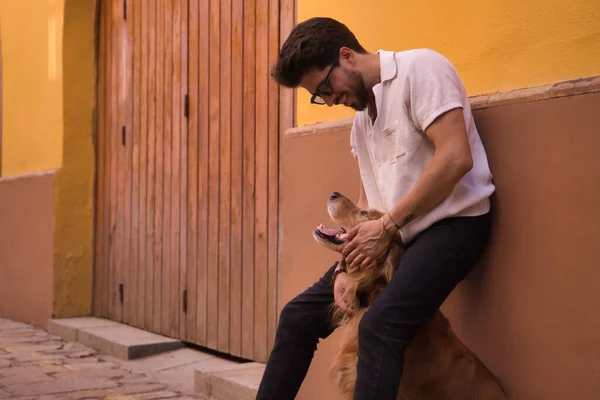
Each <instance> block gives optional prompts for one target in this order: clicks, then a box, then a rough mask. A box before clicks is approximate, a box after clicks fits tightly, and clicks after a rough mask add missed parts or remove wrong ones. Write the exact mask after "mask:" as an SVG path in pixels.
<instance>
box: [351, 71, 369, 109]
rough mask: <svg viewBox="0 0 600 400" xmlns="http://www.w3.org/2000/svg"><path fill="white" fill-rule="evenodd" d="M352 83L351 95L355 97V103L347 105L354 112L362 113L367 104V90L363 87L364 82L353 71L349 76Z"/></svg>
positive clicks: (357, 73)
mask: <svg viewBox="0 0 600 400" xmlns="http://www.w3.org/2000/svg"><path fill="white" fill-rule="evenodd" d="M349 75H350V78H351V82H352V85H351V86H352V93H354V96H355V97H356V102H352V103H350V104H349V106H350V107H352V108H353V109H355V110H356V111H363V110H364V109H366V108H367V105H368V104H369V89H367V86H366V85H365V80H364V79H363V77H362V75H361V74H360V73H359V72H356V71H353V72H351V73H350V74H349Z"/></svg>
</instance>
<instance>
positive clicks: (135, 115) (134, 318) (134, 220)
mask: <svg viewBox="0 0 600 400" xmlns="http://www.w3.org/2000/svg"><path fill="white" fill-rule="evenodd" d="M141 11H142V10H141V1H140V0H134V1H133V3H132V5H131V13H130V14H133V15H132V19H133V21H132V26H133V30H132V32H133V36H132V37H131V41H130V42H131V43H132V44H133V46H132V51H133V57H132V64H133V69H132V71H133V74H132V77H131V79H132V80H133V85H132V88H133V93H132V96H133V102H132V104H131V107H132V139H133V143H132V145H133V148H132V164H131V173H132V175H131V231H130V232H131V233H130V235H131V236H130V237H131V240H130V242H129V248H130V254H131V255H130V260H131V262H130V268H131V274H130V284H129V286H130V287H131V289H132V292H131V295H130V297H131V301H128V305H129V311H128V313H129V320H130V321H131V324H132V325H133V326H139V325H140V323H139V320H138V317H139V314H138V305H139V303H140V295H141V296H143V291H142V292H140V287H139V285H138V282H139V277H140V276H141V275H142V274H141V272H142V271H140V270H142V269H143V268H140V266H139V251H138V244H139V241H140V238H139V233H140V218H139V205H140V150H141V149H140V141H141V137H142V134H141V129H140V128H141V127H140V123H141V118H140V116H141V109H140V103H141V102H140V100H141V90H140V89H141V76H142V74H141V71H142V65H141V64H142V63H141V61H142V59H141V54H140V34H141V27H142V24H141V22H142V19H141V16H142V15H141Z"/></svg>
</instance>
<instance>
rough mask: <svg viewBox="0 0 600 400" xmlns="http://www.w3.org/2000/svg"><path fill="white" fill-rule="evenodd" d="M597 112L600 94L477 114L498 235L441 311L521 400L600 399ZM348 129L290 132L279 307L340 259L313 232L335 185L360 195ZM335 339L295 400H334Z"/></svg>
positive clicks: (326, 344)
mask: <svg viewBox="0 0 600 400" xmlns="http://www.w3.org/2000/svg"><path fill="white" fill-rule="evenodd" d="M546 97H547V93H546ZM510 102H513V101H510ZM504 103H506V101H504ZM598 109H600V93H593V94H587V95H579V96H571V97H562V98H554V99H548V100H542V101H536V102H525V103H520V104H513V105H502V106H494V105H492V106H490V107H487V108H481V109H479V110H476V111H475V112H474V114H475V116H476V123H477V124H478V127H479V129H480V131H481V135H482V138H483V141H484V145H485V146H486V149H487V151H488V153H489V160H490V165H491V169H492V172H493V173H494V176H495V183H496V185H497V193H496V195H495V196H494V204H495V206H496V208H495V217H494V222H495V224H494V233H493V238H492V242H491V245H490V247H489V251H488V253H487V255H486V258H485V262H484V263H482V264H481V265H480V266H478V267H477V268H476V269H475V270H474V271H473V273H472V274H471V275H470V276H469V278H468V279H467V280H466V281H464V282H463V283H461V284H460V285H459V287H458V288H457V289H456V290H455V292H454V293H453V294H452V295H451V296H450V298H449V299H448V301H447V302H446V303H445V304H444V306H443V310H444V311H445V312H446V313H447V315H448V316H449V317H450V319H451V322H452V324H453V326H454V328H455V330H456V332H457V333H458V334H459V336H460V337H461V338H462V339H463V340H464V341H465V342H466V343H467V344H468V345H469V346H470V347H471V348H472V349H473V350H474V351H475V352H476V353H478V354H479V355H480V357H481V358H482V359H483V360H484V361H485V362H486V363H487V365H488V366H489V367H490V368H491V369H492V370H493V371H494V372H495V373H496V374H498V375H499V376H500V378H501V379H503V380H504V381H505V382H506V385H507V388H508V390H509V392H510V394H511V399H513V400H521V399H522V400H538V399H539V400H563V399H596V398H600V368H598V362H597V360H598V359H600V342H599V341H598V332H600V297H599V296H598V285H597V282H598V281H599V280H600V269H599V268H598V260H599V259H600V248H599V247H597V243H598V242H600V228H599V225H598V218H597V215H598V211H597V210H598V204H600V168H598V156H597V149H598V148H600V135H598V133H599V128H598V127H600V114H599V113H598V112H597V110H598ZM315 128H317V127H315ZM299 129H300V131H301V130H302V129H301V128H296V132H297V131H298V130H299ZM292 132H294V130H292ZM348 136H349V125H348V124H346V129H345V130H344V129H342V130H340V131H337V132H321V131H319V130H318V129H316V133H313V134H310V135H307V136H298V137H290V136H289V135H288V136H287V137H286V138H285V139H284V143H283V146H284V148H283V158H282V162H283V169H282V174H283V177H282V180H283V186H282V189H283V194H282V201H283V202H282V205H281V207H282V218H283V220H282V226H283V231H282V264H281V277H282V278H281V307H283V305H285V303H286V302H287V301H289V300H290V299H291V298H292V297H293V296H295V295H296V294H297V293H299V292H300V291H302V290H304V289H305V288H306V287H307V286H308V285H310V284H311V283H313V282H314V281H315V280H316V279H317V278H318V277H319V276H320V274H322V273H323V272H324V271H325V270H326V269H327V268H328V267H329V266H330V265H331V264H332V262H333V261H335V259H336V255H335V254H332V253H331V252H330V251H328V250H325V249H323V248H322V247H320V246H319V245H318V244H317V243H316V242H315V241H314V239H313V238H312V236H311V231H312V230H313V229H314V228H315V227H316V226H317V225H318V224H319V223H321V222H323V223H325V224H327V223H328V222H329V217H328V216H327V212H326V201H327V198H328V196H329V194H330V193H331V192H332V191H334V190H337V191H339V192H342V193H344V194H348V195H349V196H352V198H356V195H357V193H358V188H359V186H358V181H357V179H358V175H357V169H356V165H355V164H356V163H355V162H354V160H353V159H352V158H351V155H350V154H349V144H348ZM309 157H310V158H311V160H310V161H309ZM336 337H337V336H336V334H335V333H334V335H332V336H331V337H330V339H327V340H325V341H323V342H322V343H321V344H320V345H319V349H318V351H317V353H316V356H315V359H314V361H313V365H312V366H311V369H310V371H309V374H308V376H307V378H306V380H305V383H304V385H303V387H302V388H301V393H300V395H299V396H298V399H299V400H302V399H313V398H328V399H329V398H331V399H335V395H334V393H335V389H334V387H333V385H332V383H331V381H330V380H329V379H328V378H327V369H328V367H329V359H330V358H331V357H332V355H333V351H334V350H335V346H336Z"/></svg>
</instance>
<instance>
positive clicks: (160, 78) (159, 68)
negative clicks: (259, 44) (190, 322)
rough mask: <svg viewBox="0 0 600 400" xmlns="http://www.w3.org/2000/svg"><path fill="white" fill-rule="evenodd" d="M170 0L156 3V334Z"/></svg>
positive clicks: (156, 328)
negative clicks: (166, 32) (167, 5)
mask: <svg viewBox="0 0 600 400" xmlns="http://www.w3.org/2000/svg"><path fill="white" fill-rule="evenodd" d="M165 2H166V0H157V1H156V70H155V74H156V75H155V76H156V145H155V149H154V150H155V159H154V166H155V168H156V171H155V188H154V190H155V193H156V194H155V196H156V203H155V204H156V206H155V209H154V328H153V329H154V332H162V321H163V313H164V312H165V311H166V309H165V310H163V307H162V305H163V299H164V295H165V294H164V293H163V288H164V285H163V278H164V277H163V268H164V263H163V261H164V257H163V240H165V239H164V237H163V212H164V205H163V196H164V186H163V170H164V162H163V149H164V137H165V127H164V108H163V107H164V102H163V96H164V71H165V62H164V61H165V60H164V48H165V47H164V16H165Z"/></svg>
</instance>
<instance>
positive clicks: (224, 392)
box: [48, 317, 265, 400]
mask: <svg viewBox="0 0 600 400" xmlns="http://www.w3.org/2000/svg"><path fill="white" fill-rule="evenodd" d="M48 331H49V332H50V333H51V334H53V335H57V336H60V337H62V338H63V339H65V340H67V341H72V342H79V343H81V344H84V345H86V346H89V347H91V348H93V349H95V350H96V351H98V352H100V353H102V354H105V355H109V356H112V357H115V358H118V359H121V360H127V361H128V362H129V363H130V364H126V366H127V367H128V368H130V369H132V370H138V371H139V372H144V373H146V374H147V375H150V376H154V377H156V378H157V379H159V381H162V380H164V381H169V382H171V383H173V382H176V384H177V385H178V386H181V387H182V388H184V387H188V386H190V387H191V386H192V385H193V388H194V390H195V392H196V393H198V394H201V395H204V396H205V397H207V398H210V400H254V399H255V398H256V391H257V389H258V385H259V383H260V379H261V377H262V375H263V372H264V368H265V366H264V364H261V363H256V362H237V361H231V360H229V359H225V358H222V357H219V356H215V355H213V354H208V353H204V352H202V351H198V350H192V349H188V348H185V346H184V344H183V342H182V341H179V340H176V339H172V338H168V337H165V336H161V335H157V334H154V333H151V332H147V331H144V330H141V329H138V328H134V327H132V326H129V325H125V324H122V323H119V322H114V321H109V320H105V319H102V318H93V317H80V318H63V319H51V320H49V321H48Z"/></svg>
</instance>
